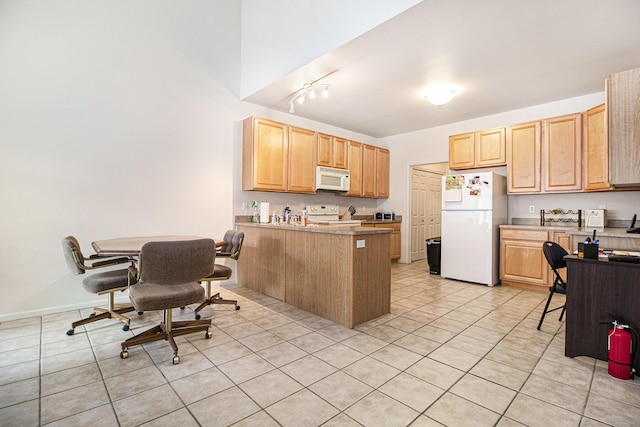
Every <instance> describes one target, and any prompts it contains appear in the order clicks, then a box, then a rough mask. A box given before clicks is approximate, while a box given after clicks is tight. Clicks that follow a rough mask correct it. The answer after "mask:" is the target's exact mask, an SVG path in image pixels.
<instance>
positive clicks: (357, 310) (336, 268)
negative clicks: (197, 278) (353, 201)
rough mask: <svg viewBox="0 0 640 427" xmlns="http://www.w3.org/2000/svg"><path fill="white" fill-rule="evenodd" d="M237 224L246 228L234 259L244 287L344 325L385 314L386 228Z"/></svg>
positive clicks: (387, 293)
mask: <svg viewBox="0 0 640 427" xmlns="http://www.w3.org/2000/svg"><path fill="white" fill-rule="evenodd" d="M237 227H238V230H240V231H242V232H244V241H243V244H242V256H241V257H240V258H239V259H238V263H237V278H238V283H240V284H241V285H242V286H246V287H247V288H249V289H253V290H255V291H258V292H260V293H263V294H265V295H267V296H270V297H273V298H276V299H278V300H280V301H284V302H286V303H287V304H291V305H293V306H294V307H298V308H301V309H303V310H306V311H308V312H311V313H314V314H316V315H318V316H321V317H324V318H325V319H329V320H332V321H334V322H336V323H338V324H340V325H343V326H346V327H348V328H353V327H355V326H357V325H360V324H362V323H365V322H368V321H370V320H372V319H375V318H377V317H380V316H382V315H385V314H387V313H389V310H390V308H391V262H390V261H389V235H390V234H391V233H389V231H388V230H370V229H369V230H356V231H351V230H349V229H342V228H340V227H331V226H327V227H326V228H323V227H315V228H311V227H292V226H282V227H278V226H270V225H258V224H250V223H248V224H242V223H240V224H238V225H237ZM325 230H326V231H325Z"/></svg>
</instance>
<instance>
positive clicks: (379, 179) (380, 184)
mask: <svg viewBox="0 0 640 427" xmlns="http://www.w3.org/2000/svg"><path fill="white" fill-rule="evenodd" d="M389 161H390V155H389V150H387V149H386V148H380V147H376V174H377V175H376V197H377V198H379V199H386V198H387V197H389Z"/></svg>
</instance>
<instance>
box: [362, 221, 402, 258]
mask: <svg viewBox="0 0 640 427" xmlns="http://www.w3.org/2000/svg"><path fill="white" fill-rule="evenodd" d="M362 226H363V227H374V228H392V229H393V232H391V243H390V245H391V247H390V252H391V260H392V261H397V260H398V259H400V255H401V253H400V243H401V234H400V223H399V222H390V223H386V224H384V223H383V224H381V223H372V222H369V223H367V222H363V223H362Z"/></svg>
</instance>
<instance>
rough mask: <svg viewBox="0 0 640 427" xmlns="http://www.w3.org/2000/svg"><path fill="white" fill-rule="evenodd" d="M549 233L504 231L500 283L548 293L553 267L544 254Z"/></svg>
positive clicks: (516, 230)
mask: <svg viewBox="0 0 640 427" xmlns="http://www.w3.org/2000/svg"><path fill="white" fill-rule="evenodd" d="M547 239H548V233H547V232H546V231H542V230H530V229H526V230H520V229H501V230H500V279H501V280H502V282H503V284H505V285H510V286H516V287H519V288H523V289H531V290H547V287H548V280H549V272H550V271H551V270H550V269H549V265H548V263H547V260H546V259H545V257H544V254H543V252H542V244H543V243H544V242H545V241H546V240H547Z"/></svg>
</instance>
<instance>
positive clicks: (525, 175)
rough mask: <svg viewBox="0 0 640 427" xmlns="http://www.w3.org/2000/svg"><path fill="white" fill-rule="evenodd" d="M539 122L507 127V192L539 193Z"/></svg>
mask: <svg viewBox="0 0 640 427" xmlns="http://www.w3.org/2000/svg"><path fill="white" fill-rule="evenodd" d="M540 128H541V125H540V122H531V123H523V124H519V125H515V126H510V127H508V128H507V192H509V193H539V192H540V189H541V186H540V160H541V158H540V147H541V143H542V142H541V140H540Z"/></svg>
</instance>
